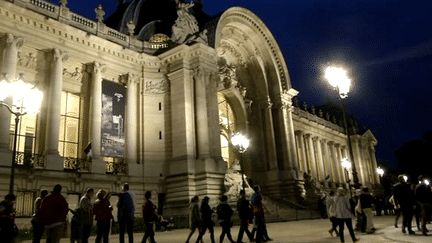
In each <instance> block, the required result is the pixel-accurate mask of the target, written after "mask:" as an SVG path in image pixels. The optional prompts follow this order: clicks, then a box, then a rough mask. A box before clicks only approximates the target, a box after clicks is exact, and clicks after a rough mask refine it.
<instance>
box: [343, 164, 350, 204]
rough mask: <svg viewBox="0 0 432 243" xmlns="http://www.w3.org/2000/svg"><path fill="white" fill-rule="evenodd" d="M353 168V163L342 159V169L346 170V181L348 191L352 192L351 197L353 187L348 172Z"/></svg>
mask: <svg viewBox="0 0 432 243" xmlns="http://www.w3.org/2000/svg"><path fill="white" fill-rule="evenodd" d="M351 167H352V164H351V162H350V161H349V160H348V159H347V158H343V159H342V168H344V170H345V179H346V182H347V184H348V189H349V191H350V196H351V197H352V193H351V187H350V185H349V182H350V179H349V173H348V171H349V170H350V169H351Z"/></svg>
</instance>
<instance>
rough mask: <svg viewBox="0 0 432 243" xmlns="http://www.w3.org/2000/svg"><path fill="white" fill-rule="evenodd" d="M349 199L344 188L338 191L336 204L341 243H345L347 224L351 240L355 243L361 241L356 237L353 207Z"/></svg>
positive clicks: (335, 198) (335, 199)
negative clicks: (345, 227)
mask: <svg viewBox="0 0 432 243" xmlns="http://www.w3.org/2000/svg"><path fill="white" fill-rule="evenodd" d="M349 200H350V199H349V197H348V196H346V193H345V190H344V189H343V188H342V187H339V188H338V190H337V194H336V196H335V197H334V202H335V205H336V218H337V220H338V223H339V237H340V240H341V242H345V238H344V226H345V224H346V226H347V228H348V231H349V233H350V235H351V239H352V240H353V242H356V241H359V239H357V238H356V237H355V234H354V229H353V226H352V217H353V215H352V213H351V212H352V211H351V205H350V201H349Z"/></svg>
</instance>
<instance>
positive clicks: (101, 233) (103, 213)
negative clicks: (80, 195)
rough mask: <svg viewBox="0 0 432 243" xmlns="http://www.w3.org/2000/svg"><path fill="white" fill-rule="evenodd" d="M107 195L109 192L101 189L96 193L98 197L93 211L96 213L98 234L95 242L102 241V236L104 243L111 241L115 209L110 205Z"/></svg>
mask: <svg viewBox="0 0 432 243" xmlns="http://www.w3.org/2000/svg"><path fill="white" fill-rule="evenodd" d="M106 195H107V193H106V191H105V190H99V191H98V192H97V193H96V198H97V199H96V201H95V203H94V205H93V213H94V215H95V219H96V226H97V236H96V240H95V243H100V242H101V240H102V238H103V242H104V243H108V241H109V233H110V228H111V219H112V218H113V215H112V210H113V209H112V207H110V203H109V201H108V199H107V198H106Z"/></svg>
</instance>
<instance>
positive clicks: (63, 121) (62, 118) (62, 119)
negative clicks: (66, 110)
mask: <svg viewBox="0 0 432 243" xmlns="http://www.w3.org/2000/svg"><path fill="white" fill-rule="evenodd" d="M64 126H65V117H64V116H60V132H59V140H60V141H64V140H65V131H64Z"/></svg>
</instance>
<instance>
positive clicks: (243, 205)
mask: <svg viewBox="0 0 432 243" xmlns="http://www.w3.org/2000/svg"><path fill="white" fill-rule="evenodd" d="M237 212H238V214H239V218H240V221H241V223H240V229H239V233H238V237H237V243H242V242H243V241H242V240H243V233H246V235H247V236H248V238H249V241H252V240H253V236H252V233H251V232H250V231H249V229H248V225H249V221H250V220H252V209H251V208H250V206H249V201H248V200H247V199H246V192H245V190H241V191H240V198H239V200H238V201H237Z"/></svg>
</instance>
